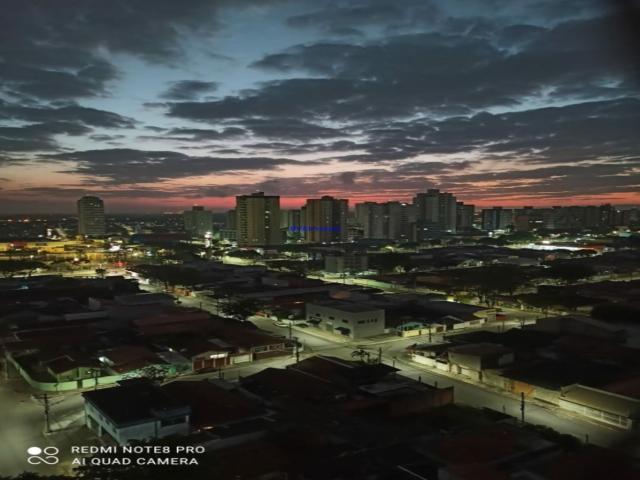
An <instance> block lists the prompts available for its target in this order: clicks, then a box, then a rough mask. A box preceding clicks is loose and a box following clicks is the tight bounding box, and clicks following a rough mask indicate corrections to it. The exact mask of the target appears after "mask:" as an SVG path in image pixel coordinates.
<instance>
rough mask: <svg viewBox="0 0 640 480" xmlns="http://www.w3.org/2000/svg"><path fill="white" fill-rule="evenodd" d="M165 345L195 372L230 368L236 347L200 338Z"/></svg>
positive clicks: (173, 341)
mask: <svg viewBox="0 0 640 480" xmlns="http://www.w3.org/2000/svg"><path fill="white" fill-rule="evenodd" d="M165 345H167V346H168V348H169V350H170V352H173V353H176V354H178V355H180V356H182V357H183V358H184V361H185V362H186V363H188V364H189V365H190V367H191V371H193V372H203V371H208V370H215V369H220V368H224V367H228V366H229V365H231V364H232V358H234V357H235V356H234V355H233V352H234V351H235V347H234V346H233V345H231V344H228V343H225V342H222V341H220V340H216V339H205V338H199V337H189V338H176V339H174V340H168V341H167V342H166V343H165Z"/></svg>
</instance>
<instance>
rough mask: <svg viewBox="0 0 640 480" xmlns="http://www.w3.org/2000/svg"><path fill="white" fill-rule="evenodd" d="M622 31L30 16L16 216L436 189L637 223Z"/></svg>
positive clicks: (419, 19) (375, 14)
mask: <svg viewBox="0 0 640 480" xmlns="http://www.w3.org/2000/svg"><path fill="white" fill-rule="evenodd" d="M496 12H500V13H499V14H496ZM621 16H623V14H621V13H620V12H617V11H615V10H613V9H612V7H611V2H605V1H600V0H588V1H586V0H583V1H578V2H562V3H561V4H560V3H559V2H554V1H551V0H535V1H534V0H527V1H523V2H518V5H513V2H508V1H506V0H493V1H492V2H491V8H488V7H487V2H474V1H471V0H455V1H447V2H445V1H436V0H433V1H424V0H421V1H418V0H402V1H397V2H384V1H381V0H363V1H362V2H356V3H354V2H346V1H324V2H311V1H303V2H291V1H285V0H272V1H259V0H247V1H242V2H231V1H229V0H220V1H216V2H211V1H207V0H197V1H194V2H191V5H190V8H188V9H187V8H184V7H180V6H179V5H177V4H176V3H175V2H172V1H168V0H162V1H153V2H151V1H146V0H145V1H139V2H134V3H129V2H124V1H118V2H110V4H109V7H108V8H105V7H104V4H103V3H102V2H97V1H87V2H83V3H82V4H76V3H74V2H61V3H59V4H57V5H56V7H55V8H53V7H51V6H48V5H46V4H40V3H36V2H31V1H27V2H14V4H13V5H12V6H11V8H7V15H5V16H3V19H2V20H1V21H2V22H3V23H4V22H6V24H5V25H1V27H2V29H3V32H4V37H3V38H4V40H3V44H2V46H0V58H2V64H3V72H4V73H3V75H2V80H1V82H0V119H1V120H0V122H1V126H0V213H2V214H12V213H21V214H26V213H67V212H69V213H70V212H73V210H74V208H75V201H76V199H77V198H79V197H81V196H83V195H95V196H99V197H101V198H103V199H104V200H105V203H107V205H108V209H107V212H108V213H125V212H131V213H139V212H150V213H156V212H158V213H159V212H166V211H172V212H179V211H182V210H184V209H188V208H190V207H191V205H194V204H198V205H203V206H205V207H206V208H208V209H211V210H213V211H225V210H227V209H229V208H232V207H233V206H234V204H235V197H236V196H238V195H248V194H251V193H252V192H255V191H264V192H265V193H266V194H267V195H280V196H281V207H282V208H283V209H288V208H300V207H301V206H303V205H304V203H305V202H306V200H307V199H308V198H320V197H322V196H325V195H329V196H333V197H335V198H344V199H348V200H349V205H351V206H352V205H354V204H356V203H361V202H365V201H377V202H386V201H394V200H397V201H404V202H410V201H411V200H412V198H413V196H414V195H415V194H416V193H418V192H425V191H427V190H428V189H430V188H439V189H440V190H442V191H446V192H452V193H453V194H454V195H455V196H456V197H457V198H458V200H460V201H463V202H465V203H471V204H475V205H476V206H477V207H479V208H487V207H492V206H504V207H521V206H525V205H532V206H536V207H549V206H553V205H600V204H605V203H611V204H614V205H637V204H640V193H639V192H640V185H639V181H638V178H640V175H639V173H640V170H639V167H640V155H639V153H640V145H639V142H638V140H637V127H633V125H637V124H640V96H639V93H640V90H639V88H638V83H637V77H636V73H637V71H636V65H634V63H633V58H634V57H633V55H634V54H633V52H631V51H630V50H631V48H633V42H632V41H631V40H632V39H631V38H629V35H627V34H625V30H624V29H623V28H622V24H621V23H620V20H621V19H620V17H621ZM114 24H117V25H118V28H117V34H114V26H113V25H114Z"/></svg>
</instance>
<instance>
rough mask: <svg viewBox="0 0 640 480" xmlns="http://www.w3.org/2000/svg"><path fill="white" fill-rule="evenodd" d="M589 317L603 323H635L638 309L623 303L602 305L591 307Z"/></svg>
mask: <svg viewBox="0 0 640 480" xmlns="http://www.w3.org/2000/svg"><path fill="white" fill-rule="evenodd" d="M591 316H592V317H593V318H597V319H598V320H602V321H603V322H623V323H637V322H638V321H640V308H639V307H637V306H634V305H630V304H624V303H602V304H600V305H596V306H595V307H593V310H592V312H591Z"/></svg>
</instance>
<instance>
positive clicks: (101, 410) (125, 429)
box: [82, 380, 191, 445]
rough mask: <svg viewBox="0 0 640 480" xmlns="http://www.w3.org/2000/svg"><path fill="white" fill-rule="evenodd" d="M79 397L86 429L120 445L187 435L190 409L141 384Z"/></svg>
mask: <svg viewBox="0 0 640 480" xmlns="http://www.w3.org/2000/svg"><path fill="white" fill-rule="evenodd" d="M82 396H83V397H84V412H85V423H86V425H87V427H88V428H89V429H91V430H93V431H94V432H96V433H97V435H98V436H100V437H102V436H104V435H107V436H109V437H111V438H112V439H113V441H115V442H116V443H118V444H119V445H126V444H128V443H129V442H131V441H132V440H150V439H155V438H163V437H168V436H170V435H187V434H189V431H190V415H191V408H190V406H189V405H185V404H183V403H182V402H178V401H176V400H174V399H173V398H171V397H170V396H169V395H167V394H166V393H165V392H164V391H163V390H162V388H160V387H158V386H156V385H153V384H150V383H148V382H145V381H143V380H129V381H125V382H122V386H119V387H113V388H105V389H102V390H95V391H91V392H84V393H83V394H82Z"/></svg>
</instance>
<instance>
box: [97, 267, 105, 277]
mask: <svg viewBox="0 0 640 480" xmlns="http://www.w3.org/2000/svg"><path fill="white" fill-rule="evenodd" d="M106 274H107V270H106V269H104V268H96V275H98V277H100V278H104V276H105V275H106Z"/></svg>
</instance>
